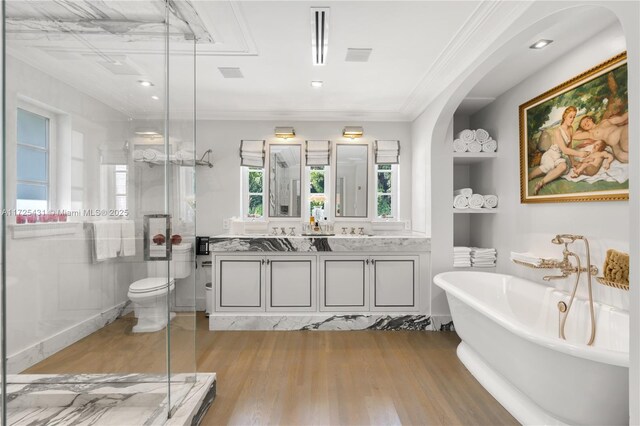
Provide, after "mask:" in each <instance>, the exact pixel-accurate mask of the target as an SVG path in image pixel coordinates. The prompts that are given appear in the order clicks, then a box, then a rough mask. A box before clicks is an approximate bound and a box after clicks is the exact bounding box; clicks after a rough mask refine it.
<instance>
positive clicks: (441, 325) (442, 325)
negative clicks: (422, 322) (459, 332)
mask: <svg viewBox="0 0 640 426" xmlns="http://www.w3.org/2000/svg"><path fill="white" fill-rule="evenodd" d="M431 321H432V323H433V329H434V330H435V331H455V330H456V328H455V326H454V325H453V319H452V318H451V315H433V316H432V317H431Z"/></svg>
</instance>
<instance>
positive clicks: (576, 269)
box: [543, 234, 598, 345]
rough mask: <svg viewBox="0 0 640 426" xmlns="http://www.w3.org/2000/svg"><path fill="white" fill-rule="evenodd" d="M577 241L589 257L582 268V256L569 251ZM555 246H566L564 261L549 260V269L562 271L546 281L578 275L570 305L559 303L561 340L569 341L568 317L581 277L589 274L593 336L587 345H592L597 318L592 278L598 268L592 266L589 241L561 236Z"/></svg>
mask: <svg viewBox="0 0 640 426" xmlns="http://www.w3.org/2000/svg"><path fill="white" fill-rule="evenodd" d="M576 240H581V241H582V242H583V243H584V246H585V251H586V256H587V264H586V265H585V266H582V262H581V261H580V256H578V255H577V254H576V253H574V252H572V251H570V250H569V244H572V243H574V242H575V241H576ZM551 242H552V243H553V244H558V245H561V244H564V249H563V250H562V260H561V261H560V260H548V261H547V262H548V263H547V266H546V267H549V268H558V269H560V272H561V274H560V275H547V276H546V277H544V278H543V280H545V281H551V280H556V279H562V278H567V277H569V276H570V275H572V274H576V281H575V284H574V285H573V291H572V292H571V298H570V299H569V304H568V305H567V304H566V303H564V302H558V310H559V311H560V316H561V320H560V330H559V333H560V338H562V339H564V340H567V338H566V336H565V332H564V330H565V326H566V323H567V317H568V316H569V312H570V311H571V306H572V305H573V301H574V299H575V297H576V292H577V291H578V285H579V284H580V275H581V274H582V273H583V272H584V273H586V274H587V283H588V293H589V316H590V318H591V336H590V337H589V342H588V343H587V345H592V344H593V341H594V340H595V338H596V316H595V312H594V308H593V293H592V289H591V277H592V276H595V275H598V268H597V267H596V266H594V265H592V264H591V253H590V251H589V240H587V239H586V238H585V237H584V236H582V235H571V234H560V235H556V236H555V238H554V239H552V240H551ZM571 257H572V258H574V259H575V261H576V265H575V266H574V265H573V264H572V263H571V261H570V260H569V258H571Z"/></svg>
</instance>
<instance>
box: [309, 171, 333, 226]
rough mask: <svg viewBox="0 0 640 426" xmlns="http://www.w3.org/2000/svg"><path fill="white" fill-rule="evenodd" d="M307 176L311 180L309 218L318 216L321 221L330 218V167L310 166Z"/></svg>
mask: <svg viewBox="0 0 640 426" xmlns="http://www.w3.org/2000/svg"><path fill="white" fill-rule="evenodd" d="M307 176H308V179H309V193H308V200H309V210H308V211H309V217H311V216H316V217H317V218H319V219H322V218H325V217H328V213H329V192H328V189H329V166H308V167H307ZM316 213H317V214H316Z"/></svg>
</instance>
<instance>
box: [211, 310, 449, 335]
mask: <svg viewBox="0 0 640 426" xmlns="http://www.w3.org/2000/svg"><path fill="white" fill-rule="evenodd" d="M209 330H215V331H222V330H265V331H266V330H300V331H303V330H418V331H423V330H427V331H451V330H453V323H452V321H451V317H450V316H440V315H438V316H427V315H421V314H342V315H340V314H327V315H322V314H320V315H316V314H286V315H255V314H254V315H251V314H246V315H242V314H237V313H234V314H220V313H216V314H212V315H210V316H209Z"/></svg>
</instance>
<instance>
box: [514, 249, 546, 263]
mask: <svg viewBox="0 0 640 426" xmlns="http://www.w3.org/2000/svg"><path fill="white" fill-rule="evenodd" d="M511 260H516V261H518V262H523V263H527V264H529V265H532V266H540V265H541V264H542V258H541V257H540V256H536V255H535V254H533V253H517V252H515V251H512V252H511Z"/></svg>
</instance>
